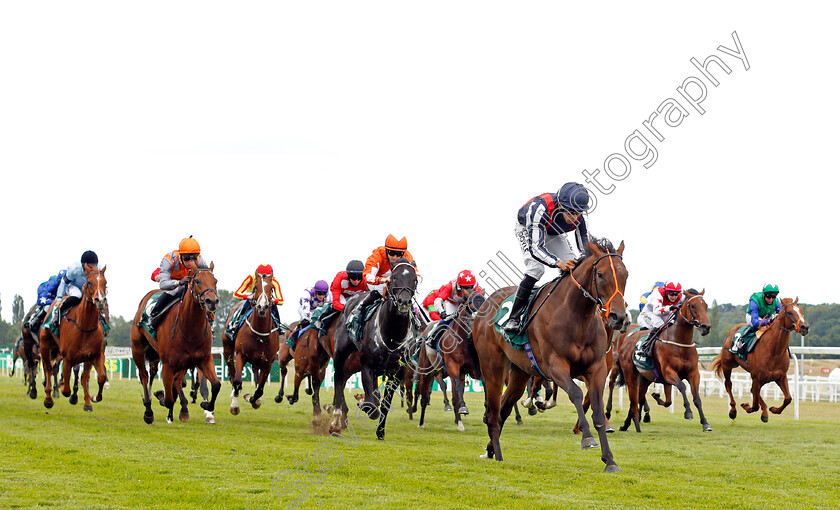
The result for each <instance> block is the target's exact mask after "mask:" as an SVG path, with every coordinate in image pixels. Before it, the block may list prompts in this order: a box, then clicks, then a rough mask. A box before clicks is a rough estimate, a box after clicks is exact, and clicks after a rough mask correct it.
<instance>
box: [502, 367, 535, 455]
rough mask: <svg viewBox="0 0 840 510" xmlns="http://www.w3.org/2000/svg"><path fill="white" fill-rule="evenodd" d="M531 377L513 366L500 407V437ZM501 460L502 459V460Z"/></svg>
mask: <svg viewBox="0 0 840 510" xmlns="http://www.w3.org/2000/svg"><path fill="white" fill-rule="evenodd" d="M530 377H531V376H530V375H528V373H527V372H525V371H523V370H522V369H521V368H519V367H517V366H516V365H511V368H510V373H509V375H508V386H507V388H506V389H505V392H504V394H502V401H501V403H500V406H499V436H501V434H502V429H503V428H504V426H505V421H507V419H508V416H510V412H511V411H512V410H513V408H514V406H516V401H517V400H519V399H520V398H521V397H522V393H523V392H524V391H525V386H526V385H527V384H528V379H529V378H530ZM500 460H501V459H500Z"/></svg>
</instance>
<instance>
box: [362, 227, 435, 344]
mask: <svg viewBox="0 0 840 510" xmlns="http://www.w3.org/2000/svg"><path fill="white" fill-rule="evenodd" d="M402 257H405V258H406V260H408V261H409V262H410V263H411V264H412V265H414V269H415V272H416V274H417V282H418V283H420V282H422V281H423V277H422V276H420V271H419V270H418V269H417V264H416V263H415V262H414V257H412V256H411V253H410V252H409V251H408V241H406V239H405V237H403V238H402V239H397V238H396V237H394V236H393V235H388V238H387V239H385V246H380V247H379V248H376V249H375V250H373V253H371V254H370V256H369V257H368V259H367V261H366V262H365V270H364V273H363V276H364V278H365V282H366V283H367V285H368V288H369V289H370V294H368V295H367V296H365V299H364V300H363V301H362V302H361V303H359V306H357V307H356V308H355V309H353V311H352V312H351V318H354V319H355V318H356V317H358V316H361V317H362V318H364V315H363V312H364V310H366V309H367V308H368V306H370V305H372V304H373V303H374V302H375V301H376V300H377V299H379V298H381V297H382V292H384V291H385V287H387V285H388V282H390V281H391V266H393V265H394V264H396V263H397V261H398V260H399V259H400V258H402ZM411 317H412V322H414V326H415V328H416V329H420V327H421V326H418V324H417V322H419V319H417V317H416V316H415V315H414V314H411Z"/></svg>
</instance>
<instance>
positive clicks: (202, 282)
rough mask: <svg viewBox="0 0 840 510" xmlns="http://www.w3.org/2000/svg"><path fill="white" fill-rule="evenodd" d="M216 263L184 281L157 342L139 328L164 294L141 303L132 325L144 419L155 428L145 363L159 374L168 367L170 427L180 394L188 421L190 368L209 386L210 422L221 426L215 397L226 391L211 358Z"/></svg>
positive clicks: (216, 299) (165, 378)
mask: <svg viewBox="0 0 840 510" xmlns="http://www.w3.org/2000/svg"><path fill="white" fill-rule="evenodd" d="M213 267H214V264H213V263H212V262H211V263H210V268H209V269H198V270H191V271H190V273H189V275H188V276H186V277H185V278H184V279H185V280H187V281H186V289H184V290H183V296H182V297H181V299H180V301H179V302H178V303H177V304H176V305H175V306H173V307H172V308H170V309H169V310H167V311H166V312H164V313H165V314H166V315H165V316H164V317H163V318H162V320H161V321H160V325H159V326H158V329H157V340H156V339H154V338H153V337H152V336H151V335H150V334H149V333H148V331H146V330H145V328H142V327H141V326H140V325H139V323H140V319H141V317H142V315H143V311H144V310H145V308H146V303H147V302H148V301H149V298H150V297H151V296H152V295H153V294H157V293H159V292H161V291H160V290H153V291H151V292H148V293H147V294H146V295H145V296H143V299H142V300H140V306H139V307H138V309H137V314H135V316H134V321H133V322H132V325H131V354H132V358H133V359H134V363H135V364H136V365H137V371H138V373H139V375H140V384H141V385H143V405H144V406H145V407H146V411H145V412H144V413H143V420H144V421H145V422H146V423H153V422H154V420H155V415H154V412H153V411H152V401H151V397H150V394H151V387H152V380H154V378H153V377H152V378H150V377H149V372H148V371H147V370H146V361H147V360H148V361H149V366H150V368H151V369H152V372H153V373H155V372H156V371H157V364H158V363H159V362H160V363H162V364H163V367H162V370H161V379H162V380H163V389H164V398H163V401H162V402H161V403H162V404H163V405H164V406H165V407H166V408H167V409H169V415H168V416H167V418H166V421H167V423H172V413H173V408H174V407H175V394H176V393H178V394H179V395H180V397H181V406H182V407H181V416H180V419H181V421H187V420H188V419H189V411H188V410H187V400H186V398H185V397H184V394H183V388H182V384H181V383H182V382H183V380H184V376H185V375H186V372H187V370H188V369H190V368H193V367H197V368H198V369H199V370H201V373H202V374H204V376H205V377H207V380H209V381H210V387H211V396H210V401H209V402H202V403H201V408H202V409H204V416H205V422H206V423H216V419H215V417H214V416H213V411H214V410H215V405H216V397H217V396H218V394H219V390H220V389H221V386H222V385H221V383H220V382H219V378H218V377H217V376H216V366H215V363H214V361H213V355H212V354H211V351H210V349H211V347H212V344H213V329H212V327H211V326H210V322H211V321H212V318H213V313H214V312H215V311H216V306H218V304H219V297H218V295H217V293H216V277H215V276H213Z"/></svg>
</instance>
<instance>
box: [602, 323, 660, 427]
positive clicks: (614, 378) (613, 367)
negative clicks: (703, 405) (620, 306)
mask: <svg viewBox="0 0 840 510" xmlns="http://www.w3.org/2000/svg"><path fill="white" fill-rule="evenodd" d="M638 328H639V326H631V327H629V328H628V329H627V330H626V331H625V332H623V333H621V332H619V334H618V336H617V337H616V339H615V342H614V343H613V345H612V348H611V350H610V351H608V352H607V355H606V356H605V359H607V363H608V365H609V367H610V377H609V392H608V397H607V407H606V410H605V411H604V415H605V416H606V417H607V419H608V420H609V419H610V418H612V407H613V391H614V390H615V387H616V386H619V387H621V386H624V380H619V374H620V373H621V370H620V368H619V367H618V362H619V359H618V357H617V356H615V353H616V352H621V346H622V345H623V344H624V342H625V341H626V340H627V336H628V335H630V333H632V332H633V331H635V330H636V329H638ZM663 386H664V387H665V391H664V393H665V394H666V395H668V394H670V393H671V385H670V384H667V383H665V384H664V385H663ZM639 400H640V402H639V404H640V405H641V406H642V410H643V411H644V416H643V417H642V423H650V405H648V401H647V399H646V398H645V396H644V395H639ZM613 431H614V430H613Z"/></svg>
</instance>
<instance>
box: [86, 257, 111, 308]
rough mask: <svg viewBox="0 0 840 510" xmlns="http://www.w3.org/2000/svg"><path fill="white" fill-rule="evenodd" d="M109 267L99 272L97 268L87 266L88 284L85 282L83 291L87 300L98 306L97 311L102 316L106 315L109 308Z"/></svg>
mask: <svg viewBox="0 0 840 510" xmlns="http://www.w3.org/2000/svg"><path fill="white" fill-rule="evenodd" d="M107 267H108V266H105V267H103V268H102V269H101V270H99V269H96V267H95V266H91V265H87V264H85V276H87V282H85V285H84V288H83V289H82V291H83V292H84V295H85V299H87V300H88V301H90V302H91V303H93V304H94V306H96V310H97V311H98V312H99V314H100V315H104V314H105V311H106V310H107V308H108V297H107V295H108V292H107V289H106V285H107V284H108V282H107V281H106V280H105V269H106V268H107Z"/></svg>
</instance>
